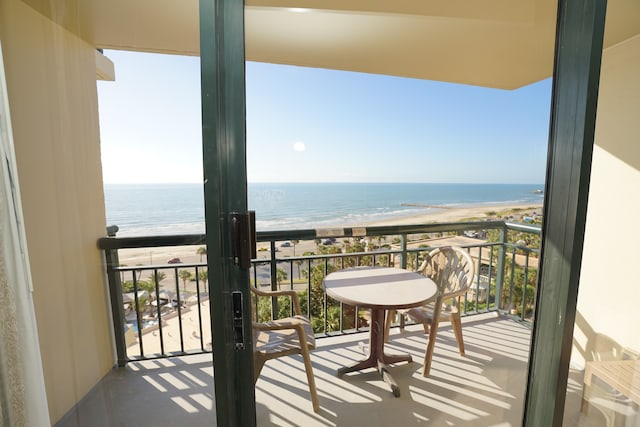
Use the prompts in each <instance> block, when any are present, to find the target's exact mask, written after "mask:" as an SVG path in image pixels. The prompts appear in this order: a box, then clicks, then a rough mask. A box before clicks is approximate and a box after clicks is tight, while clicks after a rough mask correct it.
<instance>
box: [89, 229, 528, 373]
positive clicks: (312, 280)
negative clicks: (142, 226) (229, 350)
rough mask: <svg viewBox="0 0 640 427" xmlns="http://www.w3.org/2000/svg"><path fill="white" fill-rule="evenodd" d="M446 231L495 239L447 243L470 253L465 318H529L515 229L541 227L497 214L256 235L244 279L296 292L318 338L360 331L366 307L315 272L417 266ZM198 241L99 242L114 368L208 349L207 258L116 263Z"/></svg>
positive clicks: (279, 311) (279, 307)
mask: <svg viewBox="0 0 640 427" xmlns="http://www.w3.org/2000/svg"><path fill="white" fill-rule="evenodd" d="M443 235H444V236H445V237H446V236H447V235H448V236H449V238H454V239H455V238H456V237H454V236H465V235H472V236H482V237H485V236H488V235H491V236H492V237H493V238H492V239H490V240H491V241H489V240H485V239H472V238H466V239H460V237H457V239H459V241H456V240H454V241H453V242H454V243H453V244H455V245H457V246H460V247H463V248H465V249H466V250H468V251H469V252H470V253H471V256H472V258H474V260H476V267H477V268H476V279H475V280H474V283H473V287H472V288H471V289H470V291H469V292H468V293H467V295H466V296H465V300H464V305H463V314H464V315H470V314H476V313H484V312H488V311H500V312H504V313H507V314H509V315H513V316H517V317H519V318H520V319H521V320H526V321H528V320H531V318H532V316H533V312H534V305H535V288H536V283H537V260H538V254H539V248H537V247H535V248H533V247H530V246H531V245H527V244H525V239H522V236H525V237H526V236H531V238H530V239H529V237H526V240H529V241H536V239H535V237H534V236H540V228H539V227H537V226H530V225H524V224H515V223H506V222H503V221H490V222H489V221H487V222H466V223H440V224H426V225H408V226H379V227H367V228H345V229H339V230H311V229H310V230H289V231H268V232H258V234H257V241H258V243H262V245H265V244H266V245H267V248H268V250H266V251H263V252H259V257H258V258H257V259H254V260H252V267H251V284H252V286H258V287H265V288H270V289H283V288H287V289H294V290H296V291H298V293H299V295H300V301H301V305H302V308H303V311H305V312H306V313H307V315H308V316H309V317H310V319H311V322H312V325H313V328H314V331H315V332H316V335H317V336H318V337H322V336H329V335H336V334H345V333H352V332H359V331H362V330H366V329H368V323H367V322H368V319H367V315H368V313H367V311H366V310H362V309H360V308H359V307H350V306H347V305H346V304H342V303H339V302H337V301H334V300H332V299H331V298H329V297H327V295H326V294H325V293H324V291H323V289H322V278H323V277H324V276H325V275H326V274H328V273H330V272H331V271H334V270H337V269H342V268H346V267H351V266H358V265H384V266H396V267H400V268H405V269H408V270H417V269H418V267H419V265H420V263H421V261H422V258H423V256H424V254H426V253H427V252H428V251H429V250H431V249H432V248H434V247H437V246H443V245H450V244H452V243H451V240H446V241H443V240H442V239H443V238H444V237H442V236H443ZM328 236H331V237H328ZM435 236H440V239H434V237H435ZM327 239H329V241H326V240H327ZM513 240H516V241H515V242H513ZM304 241H306V242H315V243H316V246H315V248H316V250H315V251H314V254H313V255H310V254H304V255H297V256H286V257H285V256H282V255H281V254H280V253H279V252H278V243H280V244H282V243H283V242H288V243H289V244H294V245H296V244H299V243H298V242H304ZM323 241H324V243H330V244H327V245H325V244H322V243H323ZM476 241H477V243H476ZM537 241H539V239H537ZM291 242H293V243H291ZM376 242H377V244H376ZM382 242H384V244H383V243H382ZM204 244H205V236H204V235H175V236H151V237H123V238H119V237H107V238H102V239H100V240H99V247H100V248H101V249H102V250H104V253H105V262H106V272H107V279H108V283H109V293H110V298H111V306H112V317H113V322H114V335H115V341H116V347H117V353H118V364H119V365H121V366H123V365H124V364H126V363H127V362H128V361H130V360H140V359H154V358H159V357H171V356H176V355H185V354H193V353H203V352H210V351H212V348H211V336H210V334H211V327H210V320H209V319H210V313H209V312H208V310H209V305H208V303H207V300H208V295H209V287H210V286H215V283H213V284H212V283H210V282H209V278H208V275H207V265H206V263H203V262H197V263H189V264H184V263H179V264H169V263H167V264H149V265H136V266H121V265H120V262H119V251H120V250H123V249H132V248H138V249H139V248H157V247H167V246H202V245H204ZM285 245H286V243H285ZM365 246H366V247H365ZM194 253H195V251H194ZM262 255H267V256H266V257H264V258H262V257H261V256H262ZM181 282H182V283H181ZM181 284H182V288H181ZM188 286H189V287H191V288H192V289H191V290H188V289H187V287H188ZM255 309H256V310H255V311H256V313H257V316H258V317H259V320H260V321H264V320H268V318H269V317H271V318H277V317H281V316H286V315H289V314H290V311H291V308H290V307H289V306H288V302H287V303H284V301H280V300H278V299H277V298H273V299H272V300H271V301H265V300H259V301H256V302H255Z"/></svg>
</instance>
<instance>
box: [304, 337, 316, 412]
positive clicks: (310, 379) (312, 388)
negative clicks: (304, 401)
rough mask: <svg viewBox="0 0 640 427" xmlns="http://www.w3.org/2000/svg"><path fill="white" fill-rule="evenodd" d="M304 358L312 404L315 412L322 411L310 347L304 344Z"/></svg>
mask: <svg viewBox="0 0 640 427" xmlns="http://www.w3.org/2000/svg"><path fill="white" fill-rule="evenodd" d="M300 353H301V354H302V359H303V360H304V370H305V372H306V373H307V382H308V383H309V393H310V394H311V404H312V405H313V412H316V413H317V412H320V403H319V401H318V392H317V390H316V380H315V378H314V376H313V366H312V365H311V355H310V354H309V347H307V346H306V345H302V346H301V348H300Z"/></svg>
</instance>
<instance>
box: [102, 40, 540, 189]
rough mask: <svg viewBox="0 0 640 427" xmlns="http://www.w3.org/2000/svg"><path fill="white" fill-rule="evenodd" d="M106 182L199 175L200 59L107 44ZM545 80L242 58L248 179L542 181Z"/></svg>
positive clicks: (104, 94) (181, 178) (197, 178)
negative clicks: (508, 81) (514, 85)
mask: <svg viewBox="0 0 640 427" xmlns="http://www.w3.org/2000/svg"><path fill="white" fill-rule="evenodd" d="M105 54H106V55H107V56H108V57H109V58H110V59H111V60H112V61H113V62H114V64H115V69H116V81H115V82H98V97H99V106H100V133H101V140H102V142H101V149H102V163H103V165H102V166H103V175H104V181H105V183H166V182H202V148H201V147H202V136H201V129H200V124H201V115H200V114H201V113H200V69H199V59H198V58H194V57H182V56H172V55H158V54H144V53H132V52H118V51H106V52H105ZM550 99H551V80H550V79H547V80H543V81H541V82H538V83H534V84H532V85H529V86H526V87H523V88H520V89H518V90H514V91H505V90H498V89H486V88H479V87H473V86H466V85H457V84H449V83H440V82H433V81H425V80H417V79H407V78H399V77H390V76H382V75H373V74H364V73H350V72H343V71H333V70H324V69H312V68H303V67H292V66H282V65H274V64H262V63H251V62H250V63H247V174H248V179H249V182H454V183H467V182H476V183H532V184H541V183H543V182H544V176H545V166H546V155H547V140H548V133H549V131H548V125H549V108H550Z"/></svg>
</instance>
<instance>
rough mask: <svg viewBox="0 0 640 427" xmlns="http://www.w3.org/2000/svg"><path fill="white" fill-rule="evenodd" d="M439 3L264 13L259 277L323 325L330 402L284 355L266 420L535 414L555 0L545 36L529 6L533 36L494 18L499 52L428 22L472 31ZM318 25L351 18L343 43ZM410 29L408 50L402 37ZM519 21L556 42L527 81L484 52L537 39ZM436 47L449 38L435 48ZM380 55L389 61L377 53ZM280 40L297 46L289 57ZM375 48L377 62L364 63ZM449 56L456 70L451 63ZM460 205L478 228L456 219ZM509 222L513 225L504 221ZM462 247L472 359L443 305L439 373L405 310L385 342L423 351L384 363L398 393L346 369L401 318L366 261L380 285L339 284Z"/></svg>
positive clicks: (255, 127)
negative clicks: (404, 9) (468, 279)
mask: <svg viewBox="0 0 640 427" xmlns="http://www.w3.org/2000/svg"><path fill="white" fill-rule="evenodd" d="M493 12H495V13H498V14H500V13H503V12H504V11H499V10H494V11H493ZM469 13H472V14H473V12H469ZM365 15H366V16H365ZM276 16H277V17H278V19H277V21H275V20H274V21H273V26H271V23H270V22H271V21H270V20H271V19H274V18H275V17H276ZM440 18H442V17H440ZM440 18H438V19H436V18H435V17H433V16H420V17H418V16H404V17H399V16H391V15H386V14H362V15H359V14H353V13H352V11H332V13H324V12H323V11H321V10H313V9H307V10H285V9H282V10H279V11H277V12H276V11H266V10H264V9H251V8H249V9H248V10H247V43H248V45H247V46H248V50H247V58H248V60H249V61H248V62H247V64H246V71H247V164H248V167H247V174H248V179H249V206H250V208H251V209H254V210H255V211H256V218H257V228H258V260H257V261H256V263H255V268H254V271H253V272H252V285H254V286H256V288H258V289H260V290H264V291H267V290H276V289H277V290H284V289H287V290H293V291H295V292H296V293H297V295H298V298H299V299H300V305H301V308H302V311H303V314H304V315H306V316H308V317H309V318H310V326H311V329H312V331H313V333H314V334H315V338H316V340H315V346H316V348H315V349H314V350H312V351H311V362H312V369H313V375H314V377H315V382H316V387H317V390H318V394H319V404H320V412H319V413H317V414H316V413H314V411H313V407H312V403H311V392H310V390H309V386H308V381H307V378H306V376H305V375H304V372H305V371H306V369H305V365H304V364H303V359H302V357H300V356H288V357H283V358H278V359H275V360H269V361H267V362H266V363H265V365H264V367H263V368H262V370H261V371H260V374H259V376H258V379H257V382H256V402H257V406H256V409H257V417H258V424H259V425H273V424H286V423H287V422H290V421H289V420H295V423H296V424H298V423H299V424H302V425H307V424H314V423H328V424H332V423H336V424H339V425H342V424H344V425H347V424H353V425H366V424H368V425H393V424H399V425H409V424H416V423H424V422H427V421H428V422H431V423H434V425H441V424H442V425H446V424H451V425H458V424H467V423H468V424H470V425H500V424H502V423H509V424H510V425H520V424H522V419H521V417H522V410H523V407H522V404H523V402H524V394H525V389H526V381H527V363H528V356H529V350H530V348H529V343H530V335H531V328H532V324H533V321H534V319H533V313H534V308H535V301H534V295H535V289H536V286H537V283H536V280H537V268H538V256H539V250H540V235H539V225H540V223H541V221H542V216H543V212H542V201H543V197H544V190H545V187H544V179H545V165H546V153H547V141H548V134H549V127H548V121H549V116H550V114H549V106H550V98H551V80H550V78H549V76H550V75H551V72H552V63H553V39H554V34H555V33H554V25H555V10H550V11H549V14H548V15H545V17H544V18H543V19H542V21H545V20H548V21H547V22H545V24H544V25H542V26H541V27H537V28H536V29H535V31H534V32H535V33H536V36H535V37H534V38H533V39H531V40H529V37H532V33H528V31H529V30H530V29H532V28H533V27H532V26H531V23H530V22H528V23H527V24H526V25H524V26H522V27H520V26H519V24H514V25H515V26H514V27H510V28H511V29H513V28H515V27H518V28H519V31H518V32H517V34H514V33H509V32H503V31H505V29H506V27H505V26H502V25H498V27H500V28H493V27H492V24H487V23H478V24H479V27H482V28H483V29H484V30H487V29H488V27H492V30H495V33H493V35H494V36H496V35H498V36H497V37H498V38H499V39H500V42H498V43H497V45H496V44H493V45H492V44H491V43H492V42H491V41H488V40H487V39H485V40H484V41H485V42H487V43H489V44H488V45H484V44H483V46H482V47H481V48H480V47H479V46H478V48H479V49H481V50H482V51H483V52H484V53H483V55H485V54H486V55H487V56H482V55H481V56H482V58H479V57H478V56H476V55H475V52H471V51H470V50H467V49H462V50H457V49H458V47H459V46H455V43H453V44H449V41H450V40H442V39H440V38H438V36H435V35H434V34H429V32H428V31H425V30H426V29H427V28H430V27H431V26H432V25H433V24H434V22H435V21H438V22H439V23H440V24H442V25H443V26H444V27H446V28H448V29H449V30H451V31H452V32H456V31H460V34H463V33H464V32H465V31H469V30H472V29H471V28H466V29H465V28H463V25H461V24H462V21H464V19H460V18H461V17H460V16H455V17H448V18H442V20H440ZM502 18H504V19H507V20H509V19H512V18H513V16H511V18H507V17H506V15H503V16H502ZM529 18H531V19H532V20H533V19H534V18H533V17H529ZM527 19H528V18H527ZM258 22H260V25H259V26H258V25H256V26H255V27H254V26H252V24H257V23H258ZM276 22H277V25H276ZM459 24H460V25H459ZM485 24H487V27H485ZM471 27H474V28H473V30H472V31H475V30H479V27H475V25H471ZM525 27H526V28H525ZM266 28H270V29H271V31H272V34H277V33H280V32H284V33H289V32H291V33H296V31H297V30H298V29H300V28H306V29H307V30H308V31H305V38H304V45H303V46H295V44H296V43H295V42H294V41H293V40H289V41H288V42H287V43H284V42H281V43H278V42H277V41H278V40H281V39H279V38H276V37H272V36H270V37H267V36H266V35H267V34H268V33H267V32H261V31H265V29H266ZM320 28H332V29H334V30H333V31H332V33H333V38H332V39H331V41H332V42H329V41H328V40H327V39H326V38H325V37H320V36H319V34H318V33H315V31H316V30H317V29H320ZM376 28H377V29H383V28H384V30H383V31H382V33H383V34H384V36H383V37H384V38H385V39H386V41H385V43H384V46H382V45H381V43H376V40H378V41H380V40H379V39H378V38H377V36H376V35H375V33H376V31H377V30H376ZM407 29H410V30H409V31H410V32H411V34H413V35H412V42H411V45H412V47H411V48H408V47H407V46H406V43H407V41H406V39H404V38H403V34H405V35H406V34H407V33H405V32H404V31H405V30H407ZM259 30H261V31H259ZM520 30H521V31H520ZM480 32H481V33H482V32H483V30H480ZM258 34H259V35H260V36H261V38H258V36H257V35H258ZM476 34H477V33H476ZM486 35H487V34H486V33H483V36H486ZM512 36H515V37H517V38H518V40H519V41H523V42H524V40H528V41H527V42H526V43H529V42H531V43H532V44H535V45H536V46H539V47H540V51H539V52H543V53H542V54H540V55H533V56H530V57H527V61H532V62H533V63H535V67H534V68H536V69H537V70H538V71H540V72H538V73H534V74H536V75H535V76H531V78H530V79H523V78H522V72H523V71H524V70H525V68H527V67H524V68H521V67H519V66H516V65H515V63H514V62H511V63H510V64H509V65H508V66H505V67H502V68H501V69H497V68H494V67H495V66H496V64H497V63H494V62H493V61H492V60H489V59H487V58H488V57H489V56H493V54H496V55H497V52H495V51H493V50H492V48H491V46H494V47H495V46H498V45H499V46H500V48H499V49H502V48H505V49H507V50H509V49H512V48H514V50H512V51H511V52H512V53H513V54H514V55H520V54H522V53H523V52H522V46H521V45H518V46H519V47H517V48H515V46H506V45H505V43H504V41H505V40H509V39H510V38H511V37H512ZM315 37H317V38H315ZM520 37H522V38H520ZM389 40H393V41H389ZM402 40H404V41H402ZM465 40H467V41H468V42H470V40H469V39H465ZM296 41H298V40H297V39H296ZM493 42H496V40H493ZM434 43H435V44H436V45H438V46H440V48H441V49H436V50H437V51H433V50H430V49H429V48H428V46H433V45H434ZM506 44H509V43H506ZM516 44H517V43H516ZM423 45H424V46H423ZM489 45H491V46H489ZM414 48H415V50H414ZM423 48H424V49H423ZM400 49H403V52H404V51H407V52H409V53H408V55H409V56H413V57H414V58H418V57H419V58H422V59H424V58H431V60H430V61H427V62H428V63H427V62H421V61H420V60H417V59H416V61H412V60H408V59H407V57H405V56H404V55H399V56H398V55H396V52H394V51H395V50H400ZM485 49H487V50H485ZM374 51H375V52H376V54H375V55H374V56H377V57H378V59H376V60H374V59H373V57H372V56H369V54H370V52H374ZM301 52H304V55H301ZM444 52H446V53H444ZM489 52H491V53H489ZM278 55H282V56H280V58H282V57H284V58H286V60H274V59H273V58H276V57H278ZM360 55H363V56H366V59H363V60H362V61H358V60H354V61H351V59H355V58H360ZM441 55H442V56H441ZM454 57H455V58H456V59H455V60H453V61H452V58H454ZM513 58H514V57H513V56H512V57H511V60H513ZM503 59H505V58H503ZM403 61H406V62H403ZM458 61H459V62H458ZM396 62H397V64H396V65H397V66H395V67H389V68H386V67H380V64H381V63H389V64H393V63H396ZM440 62H441V63H440ZM516 62H517V61H516ZM454 63H455V64H458V67H462V68H463V69H462V70H461V69H460V68H458V69H456V66H455V65H452V64H454ZM283 64H295V65H283ZM463 64H466V65H463ZM440 66H442V67H444V68H445V69H446V70H448V72H447V73H440V74H439V70H438V68H439V67H440ZM489 69H491V70H494V71H495V72H488V70H489ZM527 69H528V68H527ZM471 70H474V71H477V72H468V71H471ZM528 70H530V69H528ZM440 71H442V70H440ZM467 72H468V73H467ZM454 74H455V76H454ZM481 75H482V76H483V77H480V76H481ZM484 77H486V79H484ZM494 79H495V80H494ZM501 79H502V81H501V83H500V84H498V83H497V81H498V80H501ZM512 79H513V80H512ZM515 81H518V83H514V82H515ZM511 84H513V85H512V86H510V85H511ZM507 86H509V87H508V89H509V90H505V88H507ZM497 87H501V89H498V88H497ZM462 221H469V222H471V223H472V224H471V225H468V226H467V227H466V228H465V227H461V228H457V227H458V223H459V222H462ZM488 221H495V223H494V225H488ZM505 222H506V223H510V224H512V225H510V226H509V227H508V231H507V232H505V233H504V234H501V232H500V230H501V228H502V225H501V224H504V223H505ZM449 223H453V225H451V224H449ZM515 223H517V224H518V225H515ZM443 224H448V225H447V226H444V225H443ZM496 224H500V225H496ZM375 226H384V227H385V230H384V232H383V231H379V230H376V229H375ZM449 245H453V246H462V247H464V248H465V250H467V251H468V252H469V254H470V256H471V258H472V259H473V263H474V269H475V271H474V274H473V280H472V283H471V286H470V288H469V290H468V292H466V293H465V294H463V295H462V296H461V297H460V312H461V314H462V324H463V326H462V337H463V338H462V340H463V342H464V356H463V355H461V354H460V353H461V350H460V347H459V342H458V340H457V339H456V332H455V328H454V327H453V325H452V323H455V319H456V318H455V316H454V322H451V318H450V317H446V319H444V320H443V322H442V324H440V325H439V327H438V335H437V339H436V344H435V350H434V356H433V358H432V365H431V371H430V373H429V375H428V376H427V377H425V376H423V375H422V369H423V366H424V365H425V361H424V359H425V354H426V349H427V343H428V338H429V335H425V333H424V327H423V325H422V324H420V323H419V322H416V320H415V319H414V318H412V317H410V315H408V314H403V315H402V316H393V318H392V319H391V320H392V321H391V326H390V337H389V340H388V341H387V343H386V344H384V352H386V353H388V354H395V355H403V354H404V355H406V354H408V355H410V356H411V357H412V360H413V361H412V362H411V363H406V362H397V363H390V364H389V365H390V366H389V368H388V371H386V372H388V373H389V374H390V375H391V376H392V377H393V378H394V380H395V381H396V382H397V384H398V390H399V394H400V397H399V398H397V399H396V398H395V397H394V395H393V394H392V389H391V387H390V385H389V384H387V383H386V382H385V381H384V380H383V379H382V378H381V376H380V374H379V373H378V372H376V369H374V368H372V367H368V368H366V369H363V370H359V371H356V372H350V373H346V374H344V375H342V376H338V375H337V371H338V370H339V369H341V368H345V367H348V366H351V365H353V364H355V363H357V362H359V361H362V360H365V359H366V358H367V356H369V355H370V354H371V352H372V347H374V346H372V344H371V341H372V340H377V339H378V338H374V336H373V334H371V329H375V328H383V327H384V325H383V324H384V323H385V322H383V321H382V320H381V318H380V315H379V313H374V311H375V309H376V308H375V307H374V309H373V310H372V307H371V306H367V305H366V304H367V302H366V298H365V297H366V294H367V293H369V292H373V290H372V288H373V284H372V283H370V282H367V281H366V279H367V278H366V277H362V276H360V277H359V278H358V280H361V281H362V283H363V286H362V289H361V293H362V295H360V298H359V300H358V302H356V303H354V302H353V301H348V300H347V298H344V297H341V296H340V295H335V294H333V295H326V293H325V292H324V291H325V289H324V288H323V280H324V279H325V278H326V277H328V276H329V275H331V274H335V273H336V272H338V273H339V272H340V271H341V270H343V269H345V268H351V267H355V266H360V267H373V266H376V267H385V268H396V269H405V270H410V271H414V272H415V271H416V270H418V268H419V267H420V265H421V264H422V263H423V261H424V260H425V258H426V256H427V254H428V253H429V252H430V251H431V250H432V249H434V248H436V247H439V246H449ZM414 293H417V292H414ZM386 296H387V297H389V299H391V298H392V297H393V296H394V295H393V293H391V294H389V295H386ZM382 304H384V302H383V303H382ZM404 308H406V307H404ZM255 312H256V315H257V316H258V317H257V318H258V320H259V321H267V320H269V319H270V318H271V317H274V318H284V317H289V316H290V315H291V305H290V303H289V301H288V300H287V299H285V298H283V297H279V298H278V299H277V300H271V299H269V298H266V299H264V297H261V299H259V300H258V301H257V302H256V304H255ZM380 347H382V346H380Z"/></svg>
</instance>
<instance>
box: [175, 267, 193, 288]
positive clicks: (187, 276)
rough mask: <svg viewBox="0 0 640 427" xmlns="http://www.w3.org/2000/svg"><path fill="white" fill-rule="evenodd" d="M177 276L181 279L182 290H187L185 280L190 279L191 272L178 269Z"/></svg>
mask: <svg viewBox="0 0 640 427" xmlns="http://www.w3.org/2000/svg"><path fill="white" fill-rule="evenodd" d="M178 277H179V278H180V279H182V290H184V291H186V290H187V280H191V278H192V277H193V273H192V272H190V271H189V270H180V271H178Z"/></svg>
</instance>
